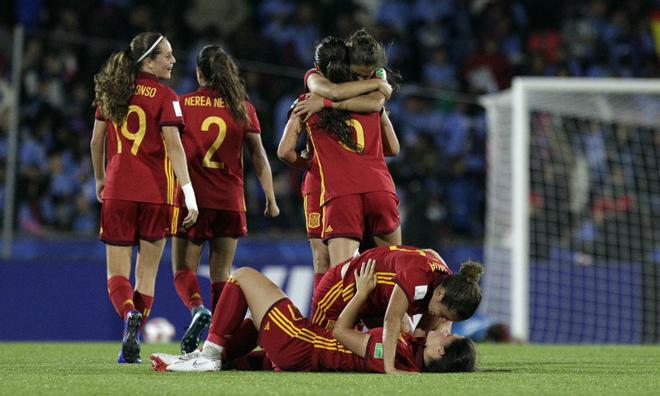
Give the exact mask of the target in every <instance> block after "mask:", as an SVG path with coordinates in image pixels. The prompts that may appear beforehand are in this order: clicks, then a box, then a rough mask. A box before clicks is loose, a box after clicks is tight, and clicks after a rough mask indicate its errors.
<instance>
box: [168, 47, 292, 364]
mask: <svg viewBox="0 0 660 396" xmlns="http://www.w3.org/2000/svg"><path fill="white" fill-rule="evenodd" d="M197 81H198V82H199V85H200V88H199V89H198V90H197V91H195V92H191V93H188V94H185V95H182V96H181V102H182V104H183V115H184V118H185V122H186V129H185V133H184V134H183V138H182V141H183V147H184V149H185V152H186V157H187V160H188V164H189V166H190V178H191V180H192V185H193V186H194V187H195V191H196V192H197V200H198V203H199V206H200V209H199V218H198V219H197V223H196V224H195V225H194V226H192V227H190V228H188V229H185V230H183V229H181V230H178V231H179V232H178V233H177V232H176V231H177V230H173V231H175V233H174V235H175V237H174V238H173V241H172V242H173V243H172V246H173V248H172V266H173V272H174V285H175V288H176V290H177V293H178V294H179V297H180V298H181V300H182V301H183V303H184V304H185V305H186V306H187V307H188V309H190V310H191V313H192V321H191V323H190V326H188V329H187V330H186V333H185V334H184V335H183V337H182V339H181V351H182V352H184V353H187V352H192V351H193V350H195V348H197V344H198V343H199V334H200V333H201V332H202V330H204V329H205V328H206V327H207V326H208V324H209V322H210V321H211V312H210V311H209V310H208V309H206V308H205V307H204V304H203V300H202V297H201V295H200V289H199V283H198V280H197V275H196V272H197V267H198V265H199V259H200V255H201V253H202V248H203V246H204V242H205V241H208V242H209V251H210V257H209V267H210V270H211V310H213V309H214V308H215V303H216V302H217V299H218V297H219V296H220V293H221V291H222V288H223V286H224V284H225V282H226V281H227V279H228V278H229V273H230V270H231V265H232V263H233V261H234V255H235V253H236V246H237V244H238V238H240V237H243V236H245V235H246V233H247V225H246V220H245V198H244V191H243V143H244V142H245V143H247V148H248V151H249V152H250V158H252V164H253V166H254V168H255V169H256V173H257V177H258V179H259V182H260V183H261V186H262V188H263V190H264V192H265V194H266V208H265V210H264V214H265V215H266V216H268V217H275V216H277V215H278V214H279V208H278V207H277V202H276V200H275V192H274V190H273V177H272V174H271V170H270V165H269V164H268V158H267V157H266V151H265V150H264V147H263V144H262V143H261V136H260V132H261V130H260V126H259V119H258V118H257V113H256V111H255V109H254V106H253V105H252V103H250V102H249V101H247V95H246V93H245V85H244V83H243V81H242V80H241V78H240V76H239V72H238V67H237V66H236V64H235V63H234V61H233V59H232V58H231V57H230V56H229V55H228V54H227V53H226V52H225V51H224V50H223V49H222V48H220V47H219V46H217V45H208V46H206V47H204V48H202V50H201V51H200V52H199V54H198V55H197ZM175 213H176V209H175Z"/></svg>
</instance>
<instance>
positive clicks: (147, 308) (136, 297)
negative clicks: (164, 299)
mask: <svg viewBox="0 0 660 396" xmlns="http://www.w3.org/2000/svg"><path fill="white" fill-rule="evenodd" d="M133 301H134V302H135V309H137V310H138V311H140V312H142V327H144V324H145V323H147V318H149V314H150V313H151V306H152V305H153V304H154V296H148V295H146V294H142V293H140V292H139V291H137V290H136V291H135V292H134V293H133Z"/></svg>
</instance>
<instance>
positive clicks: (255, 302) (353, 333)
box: [151, 260, 476, 373]
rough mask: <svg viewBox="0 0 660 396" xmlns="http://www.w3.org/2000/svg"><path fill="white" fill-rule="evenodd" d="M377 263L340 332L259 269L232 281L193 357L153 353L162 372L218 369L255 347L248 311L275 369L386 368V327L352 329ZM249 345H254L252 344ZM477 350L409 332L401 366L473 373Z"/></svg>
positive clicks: (400, 351) (361, 279)
mask: <svg viewBox="0 0 660 396" xmlns="http://www.w3.org/2000/svg"><path fill="white" fill-rule="evenodd" d="M375 266H376V264H375V261H374V260H369V261H367V262H364V263H362V265H361V266H360V268H359V270H356V271H355V273H354V276H355V278H356V292H355V295H354V296H353V299H352V300H351V301H350V302H349V303H348V304H347V305H346V307H345V308H344V310H343V311H342V313H341V315H340V317H339V318H338V320H337V323H336V324H335V329H334V330H333V331H331V330H328V329H325V328H322V327H320V326H318V325H315V324H313V323H312V322H311V321H310V320H308V319H306V318H305V317H303V316H302V315H301V314H300V311H299V310H298V308H296V306H295V305H294V304H293V303H292V302H291V300H289V298H288V297H287V296H286V295H285V294H284V292H282V290H280V289H279V288H278V287H277V286H276V285H275V284H274V283H272V282H271V281H270V280H269V279H268V278H266V277H265V276H264V275H262V274H261V273H260V272H258V271H256V270H254V269H252V268H240V269H238V270H237V271H236V272H234V274H233V275H232V277H231V278H230V281H229V282H228V283H227V285H226V286H225V288H224V289H223V291H222V294H221V295H220V299H219V301H218V304H219V306H222V307H223V309H222V310H218V311H216V312H222V315H216V314H214V315H213V322H212V324H211V327H210V329H209V336H208V338H207V340H206V342H205V343H204V347H203V350H202V351H201V352H200V351H194V352H191V353H189V354H186V355H180V356H177V355H167V354H153V355H152V356H151V359H152V363H153V366H154V369H156V370H158V371H219V370H221V368H222V361H223V359H225V360H226V359H229V358H231V357H235V356H236V352H235V348H237V347H238V348H242V349H243V351H245V352H247V351H249V350H251V349H252V347H253V346H255V345H256V340H257V334H256V332H254V334H253V336H251V337H249V338H250V340H247V339H246V337H245V335H246V334H248V333H249V331H245V330H247V328H246V326H245V325H246V324H247V323H249V322H248V321H243V317H244V316H245V313H246V312H247V309H248V308H249V309H250V311H251V313H252V318H251V321H252V324H253V326H254V327H253V329H254V328H258V329H259V333H258V339H259V345H260V346H261V348H263V350H264V351H265V352H266V355H267V356H268V358H269V359H270V361H271V362H272V365H273V367H274V368H276V369H279V370H285V371H358V372H377V373H382V372H384V366H383V360H382V353H383V348H382V335H383V329H382V328H380V327H379V328H374V329H371V330H369V332H368V333H362V332H360V331H357V330H354V329H353V323H355V320H356V319H357V315H358V312H359V310H360V307H361V306H362V304H364V302H365V301H366V299H367V298H368V296H369V295H370V293H371V292H372V291H373V289H374V288H375V286H376V274H375ZM237 339H243V342H245V343H246V344H244V345H237ZM250 342H251V343H252V344H250ZM475 355H476V352H475V348H474V344H473V343H472V341H470V340H469V339H467V338H464V337H461V336H457V335H453V334H448V333H446V332H435V331H430V332H429V333H428V334H422V336H421V337H412V335H410V334H409V333H403V334H401V336H400V337H399V338H398V340H397V346H396V354H395V367H396V368H397V370H401V371H402V372H420V371H435V372H440V371H445V372H450V371H452V372H453V371H474V368H475Z"/></svg>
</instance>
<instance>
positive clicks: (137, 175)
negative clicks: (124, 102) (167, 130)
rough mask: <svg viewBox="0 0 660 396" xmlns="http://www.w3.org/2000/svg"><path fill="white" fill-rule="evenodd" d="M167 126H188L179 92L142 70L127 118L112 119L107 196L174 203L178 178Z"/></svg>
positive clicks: (109, 123) (109, 132)
mask: <svg viewBox="0 0 660 396" xmlns="http://www.w3.org/2000/svg"><path fill="white" fill-rule="evenodd" d="M164 126H176V127H182V126H183V118H182V114H181V108H180V105H179V102H178V97H177V96H176V94H175V93H174V91H172V90H171V89H170V88H168V87H166V86H164V85H162V84H160V83H159V82H158V79H157V78H156V77H155V76H154V75H151V74H148V73H138V77H137V79H136V81H135V91H134V93H133V96H132V97H131V100H130V104H129V108H128V114H127V116H126V119H125V120H124V122H122V123H114V122H107V134H106V136H107V140H108V142H107V143H108V144H107V147H108V165H107V168H106V172H107V178H106V185H105V189H104V192H103V198H104V199H121V200H128V201H136V202H149V203H156V204H165V203H168V204H171V203H173V196H174V185H175V178H174V171H173V170H172V165H171V163H170V161H169V159H168V158H167V153H166V149H165V144H164V142H163V136H162V133H161V128H162V127H164Z"/></svg>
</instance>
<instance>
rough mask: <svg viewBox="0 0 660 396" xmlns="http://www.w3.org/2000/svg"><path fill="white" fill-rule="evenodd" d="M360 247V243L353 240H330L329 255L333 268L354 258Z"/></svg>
mask: <svg viewBox="0 0 660 396" xmlns="http://www.w3.org/2000/svg"><path fill="white" fill-rule="evenodd" d="M359 247H360V241H359V240H355V239H352V238H332V239H329V240H328V254H329V255H330V263H331V266H333V267H334V266H336V265H337V264H339V263H341V262H343V261H345V260H347V259H349V258H351V257H353V255H354V254H355V252H356V251H357V249H358V248H359Z"/></svg>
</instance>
